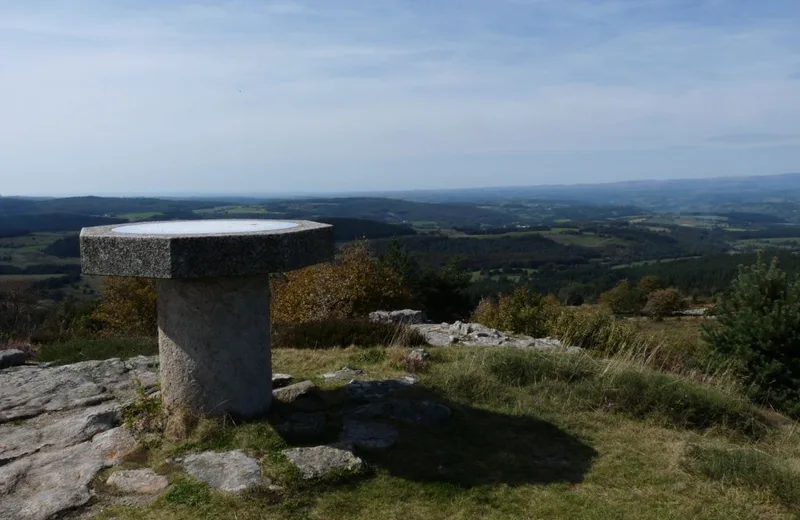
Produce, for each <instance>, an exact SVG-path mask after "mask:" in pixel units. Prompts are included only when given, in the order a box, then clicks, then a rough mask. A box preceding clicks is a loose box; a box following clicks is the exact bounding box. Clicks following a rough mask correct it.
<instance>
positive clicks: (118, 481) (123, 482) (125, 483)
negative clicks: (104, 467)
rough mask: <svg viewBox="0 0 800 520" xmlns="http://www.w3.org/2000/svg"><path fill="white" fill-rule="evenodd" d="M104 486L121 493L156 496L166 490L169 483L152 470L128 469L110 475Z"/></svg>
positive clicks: (165, 478)
mask: <svg viewBox="0 0 800 520" xmlns="http://www.w3.org/2000/svg"><path fill="white" fill-rule="evenodd" d="M106 484H108V485H109V486H112V487H115V488H116V489H118V490H119V491H122V492H123V493H136V494H139V495H156V494H158V493H161V492H162V491H164V490H165V489H166V488H167V486H168V485H169V481H168V480H167V477H165V476H163V475H158V474H156V473H155V472H154V471H153V470H152V469H130V470H123V471H117V472H115V473H112V474H111V476H110V477H108V480H106Z"/></svg>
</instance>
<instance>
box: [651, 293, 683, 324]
mask: <svg viewBox="0 0 800 520" xmlns="http://www.w3.org/2000/svg"><path fill="white" fill-rule="evenodd" d="M685 308H686V302H685V301H684V300H683V297H682V296H681V293H679V292H678V290H677V289H658V290H655V291H652V292H651V293H650V295H649V296H648V298H647V304H645V306H644V309H643V312H644V313H645V314H647V315H649V316H652V317H654V318H664V317H666V316H671V315H672V314H674V313H676V312H678V311H682V310H683V309H685Z"/></svg>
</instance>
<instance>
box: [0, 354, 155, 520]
mask: <svg viewBox="0 0 800 520" xmlns="http://www.w3.org/2000/svg"><path fill="white" fill-rule="evenodd" d="M156 380H157V376H156V360H155V359H154V358H146V357H138V358H133V359H130V360H128V361H123V360H120V359H109V360H105V361H85V362H82V363H76V364H74V365H65V366H59V367H48V366H47V365H23V366H17V367H13V368H7V369H5V370H2V371H0V504H2V507H0V519H2V520H6V519H8V520H12V519H13V520H44V519H47V518H51V517H53V516H54V515H56V514H58V513H60V512H62V511H66V510H70V509H74V508H76V507H80V506H82V505H84V504H86V503H87V502H88V501H89V500H90V499H91V498H92V491H91V489H90V483H91V482H92V480H93V479H94V478H95V477H96V476H97V474H98V473H99V472H100V471H101V470H103V469H104V468H107V467H111V466H115V465H118V464H119V463H120V462H122V459H123V458H124V457H125V456H126V455H127V454H129V453H130V452H132V451H133V450H134V449H135V447H136V442H135V440H134V439H133V437H132V436H131V435H130V434H129V433H128V432H127V431H126V430H125V429H124V428H123V427H122V426H120V423H121V409H122V407H123V406H124V405H125V403H127V402H130V400H132V399H134V398H135V396H136V394H137V388H141V389H142V391H144V392H153V391H155V385H156Z"/></svg>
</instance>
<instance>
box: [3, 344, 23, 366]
mask: <svg viewBox="0 0 800 520" xmlns="http://www.w3.org/2000/svg"><path fill="white" fill-rule="evenodd" d="M27 359H28V355H27V354H25V353H24V352H23V351H21V350H17V349H10V350H0V369H3V368H10V367H16V366H19V365H24V364H25V361H26V360H27Z"/></svg>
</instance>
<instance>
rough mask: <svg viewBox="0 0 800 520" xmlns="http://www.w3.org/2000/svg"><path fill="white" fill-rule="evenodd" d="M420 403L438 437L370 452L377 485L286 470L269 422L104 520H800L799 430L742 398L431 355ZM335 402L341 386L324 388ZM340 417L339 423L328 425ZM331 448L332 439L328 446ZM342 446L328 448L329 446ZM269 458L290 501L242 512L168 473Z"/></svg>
mask: <svg viewBox="0 0 800 520" xmlns="http://www.w3.org/2000/svg"><path fill="white" fill-rule="evenodd" d="M430 350H431V352H432V363H431V366H430V368H429V370H428V371H426V372H425V373H423V374H421V375H420V378H421V379H420V384H419V385H418V389H417V390H415V392H417V393H419V394H420V396H423V395H424V396H425V398H427V399H432V400H435V401H438V402H441V403H444V404H446V405H447V406H449V407H450V408H451V409H452V410H453V419H452V421H451V423H450V424H449V425H447V426H444V427H442V428H441V429H438V430H421V429H418V428H403V427H401V426H399V427H398V428H399V429H400V432H401V435H400V440H399V441H398V443H397V444H396V445H395V446H394V447H392V448H390V449H389V450H387V451H386V452H384V453H359V455H360V456H362V457H363V458H364V459H365V460H366V461H367V462H368V464H369V470H368V471H367V472H366V473H365V474H363V475H361V476H359V477H354V478H350V479H342V478H339V479H334V480H329V481H319V482H313V483H311V484H309V483H304V482H301V481H300V480H298V479H297V477H296V475H295V473H294V472H293V470H292V469H291V468H290V467H289V466H288V464H287V462H286V461H285V460H284V459H283V458H282V456H281V455H280V450H281V449H282V448H283V447H285V446H287V445H288V444H289V443H288V442H287V441H286V440H285V439H282V438H281V437H280V436H279V435H278V434H277V433H276V432H275V430H274V429H273V428H272V427H271V426H270V424H269V422H267V421H265V422H255V423H250V424H240V425H236V426H234V425H232V424H231V423H230V422H223V421H205V422H203V423H202V424H201V426H200V427H199V428H198V430H197V431H196V432H195V433H194V434H192V436H191V437H190V438H189V439H188V440H186V441H184V442H182V443H170V442H166V441H164V442H162V443H160V444H154V445H151V446H150V448H149V449H148V450H147V451H144V452H142V453H140V454H138V456H136V457H134V458H132V459H131V461H130V462H129V464H128V465H129V466H140V465H149V466H151V467H153V468H155V469H156V470H157V471H159V472H162V473H164V474H167V475H168V476H169V478H170V480H171V482H172V485H171V487H170V488H169V489H168V491H167V492H166V493H165V494H164V495H163V496H162V497H160V498H159V499H158V500H157V501H156V502H155V503H153V504H152V505H150V506H146V507H138V508H136V507H112V508H111V509H108V510H106V511H105V512H104V513H103V514H102V515H101V517H100V518H106V519H111V518H115V519H121V520H133V519H192V520H198V519H205V518H236V519H239V520H245V519H259V518H264V519H267V518H276V519H277V518H286V519H330V520H338V519H348V520H349V519H370V520H372V519H376V518H381V519H384V518H386V519H395V518H396V519H401V518H402V519H403V520H409V519H472V518H491V519H495V518H496V519H501V518H502V519H505V518H514V519H516V518H522V519H538V518H548V519H559V518H564V519H567V518H570V519H571V518H582V519H584V518H588V519H598V520H601V519H602V520H605V519H626V518H630V519H670V518H672V519H685V518H697V519H733V518H754V519H755V518H776V519H778V518H785V519H789V518H796V515H797V514H798V513H800V485H798V484H797V483H798V482H800V478H798V477H800V474H798V468H800V444H799V443H798V442H797V441H798V437H797V434H796V433H795V427H796V425H795V424H794V423H791V422H789V421H787V420H785V419H782V418H780V417H777V416H774V415H772V414H770V413H767V412H764V411H761V410H758V409H755V408H753V407H751V406H750V405H749V404H747V403H746V402H744V401H743V400H741V399H740V398H739V397H738V396H736V395H734V394H728V393H723V392H721V391H719V390H716V389H713V388H711V387H708V386H703V385H700V384H698V383H694V382H691V381H687V380H684V379H680V378H676V377H673V376H668V375H666V374H660V373H654V372H650V371H648V370H646V369H643V368H641V367H636V366H633V365H628V364H625V363H621V362H618V361H612V362H609V361H607V360H602V359H597V358H593V357H589V356H587V355H585V354H573V355H567V354H547V353H539V352H532V351H519V350H505V349H501V348H496V349H467V348H458V347H446V348H439V349H435V348H432V349H430ZM406 351H407V350H406V349H398V348H390V349H383V348H374V349H360V348H349V349H335V350H292V349H279V350H275V351H274V352H273V363H274V370H275V371H280V372H288V373H291V374H294V375H295V376H297V377H299V378H309V379H315V380H316V378H317V377H318V374H321V373H324V372H326V371H330V370H335V369H338V368H341V367H342V366H343V365H349V366H353V367H358V368H362V369H364V370H365V371H367V372H368V374H369V375H370V376H372V377H385V376H393V375H399V374H401V373H402V358H403V356H404V354H405V352H406ZM323 388H324V389H325V391H326V392H329V393H330V395H335V394H336V388H334V387H333V386H332V385H330V384H327V385H323ZM329 415H330V417H331V418H335V417H336V410H335V408H333V409H331V410H329ZM325 440H326V439H320V442H324V441H325ZM328 440H329V439H328ZM232 448H242V449H246V450H248V451H250V452H252V453H254V454H256V455H258V456H260V457H262V460H263V462H262V467H263V471H264V473H265V475H267V476H269V477H270V478H272V479H273V481H275V482H276V483H278V484H280V485H282V486H284V488H285V489H284V491H282V492H281V493H277V494H275V493H267V492H257V493H251V494H248V495H245V496H242V497H231V496H226V495H222V494H218V493H216V492H213V491H211V490H209V489H208V488H207V487H205V486H204V485H202V484H200V483H197V482H195V481H192V480H191V479H189V478H188V477H187V476H185V475H183V474H182V473H180V472H178V471H176V469H175V468H173V467H172V466H170V465H169V464H166V463H165V461H166V459H167V458H168V457H169V456H172V455H175V454H178V453H184V452H186V451H196V450H203V449H213V450H225V449H232Z"/></svg>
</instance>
